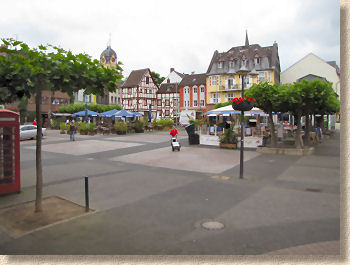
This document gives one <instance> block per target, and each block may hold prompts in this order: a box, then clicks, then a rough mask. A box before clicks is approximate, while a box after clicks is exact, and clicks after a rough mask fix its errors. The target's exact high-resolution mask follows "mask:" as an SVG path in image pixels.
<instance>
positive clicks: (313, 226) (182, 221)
mask: <svg viewBox="0 0 350 265" xmlns="http://www.w3.org/2000/svg"><path fill="white" fill-rule="evenodd" d="M76 139H77V141H76V142H74V143H73V142H70V141H69V136H68V135H60V134H59V133H58V132H57V131H48V136H47V137H45V138H44V140H43V148H42V150H43V152H42V156H43V175H44V197H48V196H52V195H54V196H59V197H62V198H64V199H66V200H70V201H72V202H74V203H77V204H80V205H82V206H83V205H84V203H85V194H84V179H83V177H84V176H89V185H90V186H89V191H90V207H91V208H92V209H94V210H95V212H94V213H93V214H89V215H87V216H83V217H79V218H75V219H73V220H68V221H66V222H61V223H58V224H56V225H50V226H49V227H44V228H42V229H39V230H36V231H34V232H32V233H29V234H26V235H24V236H22V237H19V238H13V237H11V235H10V234H9V233H7V231H6V230H4V229H3V228H1V225H0V238H1V242H0V253H2V254H120V255H128V254H140V255H144V254H153V255H166V254H169V255H172V254H176V255H207V254H208V255H248V254H253V255H257V254H264V255H265V254H266V255H274V254H281V255H290V254H289V253H291V254H293V253H295V254H298V255H302V254H309V255H313V254H315V253H317V254H320V255H322V254H323V255H330V254H334V255H339V251H340V247H339V239H340V217H339V216H340V209H339V205H340V203H339V202H340V191H339V189H340V169H339V167H340V159H339V149H340V143H339V133H336V135H335V137H334V138H331V139H326V140H324V141H323V142H322V144H320V145H318V146H317V147H316V152H315V154H313V155H311V156H281V155H262V154H258V153H256V152H255V151H253V150H249V151H248V150H247V151H245V162H244V178H243V179H239V177H238V176H239V150H223V149H220V148H217V147H211V146H195V145H188V140H187V136H186V132H185V131H184V130H181V131H180V137H179V139H180V140H179V141H180V143H181V145H182V148H181V151H180V152H172V150H171V147H170V136H169V135H168V132H148V133H145V134H130V135H126V136H113V135H105V136H102V135H96V136H80V135H77V136H76ZM34 147H35V142H34V141H22V142H21V183H22V192H21V193H20V194H13V195H7V196H2V197H0V208H3V207H6V206H10V205H14V204H17V203H20V202H26V201H31V200H34V198H35V148H34ZM203 223H210V224H214V226H213V227H214V228H215V227H218V229H206V228H205V227H203V226H202V224H203Z"/></svg>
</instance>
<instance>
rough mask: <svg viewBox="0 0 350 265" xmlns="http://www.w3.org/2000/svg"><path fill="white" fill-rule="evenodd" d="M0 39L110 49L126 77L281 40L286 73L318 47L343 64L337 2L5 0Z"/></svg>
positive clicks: (204, 62)
mask: <svg viewBox="0 0 350 265" xmlns="http://www.w3.org/2000/svg"><path fill="white" fill-rule="evenodd" d="M1 10H2V12H1V13H2V14H1V16H0V36H1V37H2V38H4V37H5V38H7V37H11V38H17V39H18V40H21V41H24V42H26V43H27V44H29V45H30V46H32V47H34V46H37V45H39V44H47V43H50V44H54V45H59V46H60V47H62V48H64V49H66V50H71V51H72V52H74V53H80V52H85V53H87V54H89V55H91V56H92V57H93V58H96V59H99V58H100V54H101V52H102V51H103V50H104V49H105V48H106V47H107V43H108V41H109V36H110V34H111V47H112V48H113V49H114V50H115V51H116V53H117V57H118V60H119V61H121V62H122V63H123V69H124V76H128V75H129V73H130V72H131V71H132V70H137V69H141V68H147V67H148V68H150V69H151V71H155V72H158V73H160V75H161V76H167V75H168V73H169V69H170V68H171V67H174V68H175V69H176V70H177V71H179V72H182V73H190V72H192V71H194V72H195V73H204V72H206V70H207V68H208V66H209V63H210V60H211V57H212V55H213V53H214V51H215V50H218V51H219V52H224V51H227V50H229V49H230V48H232V47H235V46H241V45H244V40H245V31H246V30H248V37H249V42H250V44H260V45H261V46H263V47H265V46H271V45H272V44H273V42H274V41H276V42H277V43H278V47H279V57H280V62H281V70H282V71H283V70H285V69H287V68H288V67H289V66H291V65H292V64H293V63H295V62H296V61H298V60H299V59H301V58H302V57H304V56H305V55H307V54H308V53H310V52H312V53H314V54H316V55H317V56H319V57H320V58H322V59H323V60H325V61H336V62H337V64H338V65H340V15H339V14H340V4H339V1H336V0H293V1H290V0H265V1H261V0H245V1H241V0H216V1H208V0H201V1H195V0H176V1H175V0H173V1H171V0H147V1H146V0H144V1H141V0H127V1H121V0H119V1H116V0H114V1H112V0H99V1H87V0H85V1H83V0H69V1H66V0H58V1H57V0H51V1H46V0H45V1H44V0H36V1H35V0H30V1H28V0H24V1H20V0H12V1H6V2H5V1H2V3H1Z"/></svg>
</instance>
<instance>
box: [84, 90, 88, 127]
mask: <svg viewBox="0 0 350 265" xmlns="http://www.w3.org/2000/svg"><path fill="white" fill-rule="evenodd" d="M84 98H85V122H88V119H89V118H88V108H87V95H85V97H84Z"/></svg>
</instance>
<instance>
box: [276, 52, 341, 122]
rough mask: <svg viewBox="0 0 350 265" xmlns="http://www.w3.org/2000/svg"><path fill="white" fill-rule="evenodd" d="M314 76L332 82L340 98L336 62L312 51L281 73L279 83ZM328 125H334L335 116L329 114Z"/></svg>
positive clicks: (338, 71)
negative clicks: (325, 59)
mask: <svg viewBox="0 0 350 265" xmlns="http://www.w3.org/2000/svg"><path fill="white" fill-rule="evenodd" d="M315 78H320V79H323V80H324V79H325V80H327V81H328V82H332V87H333V90H334V92H335V93H337V95H338V96H339V100H340V70H339V67H338V66H337V64H336V62H334V61H331V62H326V61H324V60H322V59H321V58H320V57H318V56H316V55H315V54H313V53H309V54H308V55H306V56H305V57H303V58H302V59H300V60H299V61H297V62H296V63H294V64H293V65H292V66H290V67H289V68H287V69H286V70H284V71H283V72H282V73H281V83H282V84H287V83H294V82H298V81H299V80H301V79H305V80H309V81H311V80H313V79H315ZM329 118H330V120H329V122H330V123H329V126H330V127H331V128H334V127H335V121H336V116H335V115H330V116H329Z"/></svg>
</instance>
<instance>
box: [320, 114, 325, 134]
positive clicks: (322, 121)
mask: <svg viewBox="0 0 350 265" xmlns="http://www.w3.org/2000/svg"><path fill="white" fill-rule="evenodd" d="M323 116H324V115H323V114H322V115H321V122H320V127H321V130H322V133H323V132H324V117H323Z"/></svg>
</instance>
